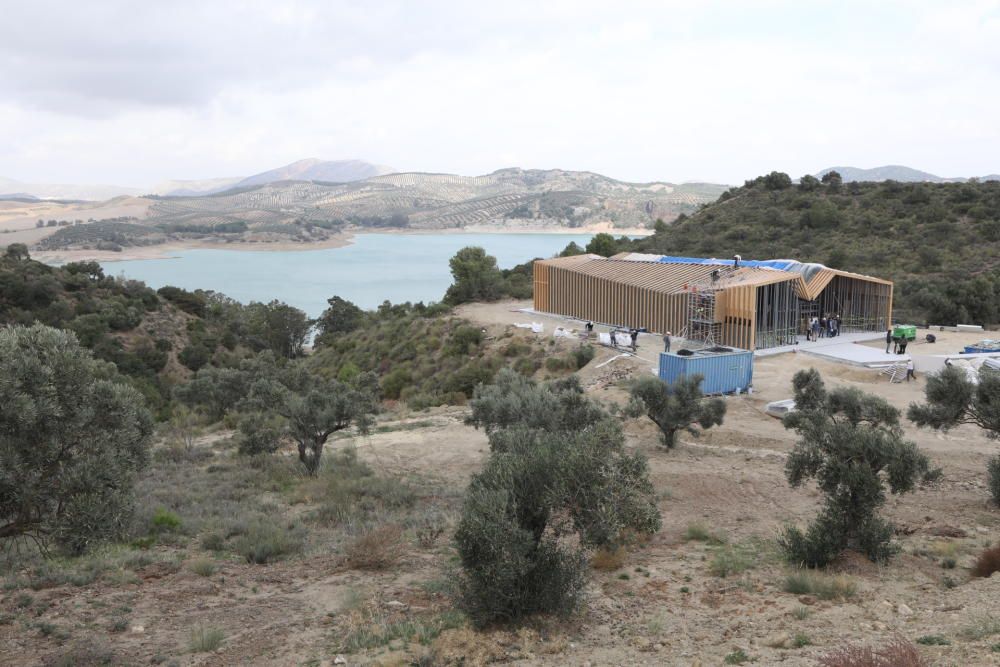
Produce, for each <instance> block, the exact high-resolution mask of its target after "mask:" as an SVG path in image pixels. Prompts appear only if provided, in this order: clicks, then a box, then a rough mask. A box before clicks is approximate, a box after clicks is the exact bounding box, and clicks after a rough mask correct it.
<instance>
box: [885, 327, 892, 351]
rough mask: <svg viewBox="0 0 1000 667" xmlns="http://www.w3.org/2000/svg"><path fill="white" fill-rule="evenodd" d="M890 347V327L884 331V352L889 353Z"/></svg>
mask: <svg viewBox="0 0 1000 667" xmlns="http://www.w3.org/2000/svg"><path fill="white" fill-rule="evenodd" d="M890 347H892V329H889V330H888V331H886V332H885V353H886V354H889V348H890Z"/></svg>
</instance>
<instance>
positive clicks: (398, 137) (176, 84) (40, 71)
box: [0, 0, 1000, 187]
mask: <svg viewBox="0 0 1000 667" xmlns="http://www.w3.org/2000/svg"><path fill="white" fill-rule="evenodd" d="M0 11H2V20H0V176H3V177H7V178H13V179H17V180H20V181H24V182H33V183H113V184H117V185H123V186H133V187H143V186H147V185H152V184H154V183H157V182H159V181H162V180H165V179H171V178H188V179H203V178H212V177H221V176H246V175H250V174H253V173H256V172H259V171H263V170H266V169H270V168H273V167H277V166H280V165H283V164H286V163H289V162H292V161H295V160H298V159H301V158H306V157H319V158H322V159H331V160H332V159H351V158H358V159H364V160H368V161H371V162H375V163H379V164H385V165H390V166H392V167H393V168H395V169H396V170H398V171H434V172H448V173H458V174H464V175H475V174H484V173H489V172H491V171H493V170H495V169H499V168H503V167H510V166H520V167H525V168H562V169H574V170H576V169H579V170H590V171H595V172H599V173H602V174H605V175H608V176H611V177H614V178H619V179H622V180H629V181H654V180H660V181H670V182H683V181H710V182H718V183H729V184H739V183H742V182H743V181H744V180H746V179H748V178H752V177H754V176H757V175H759V174H762V173H767V172H769V171H771V170H775V169H776V170H779V171H785V172H787V173H789V174H791V175H792V176H793V177H798V176H800V175H802V174H805V173H813V172H816V171H819V170H820V169H822V168H825V167H829V166H834V165H850V166H858V167H874V166H879V165H884V164H905V165H908V166H912V167H915V168H918V169H923V170H926V171H930V172H932V173H935V174H938V175H941V176H972V175H982V174H987V173H997V172H1000V122H998V118H1000V47H998V46H997V45H1000V0H990V1H983V2H975V1H973V2H964V1H950V2H940V1H935V2H921V1H918V0H914V1H912V2H893V1H886V0H883V1H880V2H878V3H872V2H852V1H849V0H842V1H840V2H827V3H813V2H802V0H798V1H797V2H781V1H777V0H775V1H773V2H770V1H766V0H763V1H750V0H736V1H732V2H712V1H710V0H705V1H700V2H699V1H693V0H688V1H684V2H674V1H671V0H659V1H655V2H638V1H635V2H630V1H627V0H620V1H615V2H610V1H608V0H603V1H602V2H590V1H589V0H572V1H563V0H554V1H551V2H547V1H545V0H534V1H532V2H521V1H520V0H504V2H470V1H468V0H466V1H463V2H444V1H434V0H427V1H417V0H398V1H382V0H367V1H364V2H341V1H339V0H268V1H263V2H256V1H253V0H241V1H233V2H228V1H213V0H198V1H193V2H188V1H186V0H172V1H171V2H155V3H154V2H134V1H133V0H129V1H123V2H115V1H110V0H90V1H88V2H80V1H79V0H62V1H57V0H32V2H15V1H14V0H0Z"/></svg>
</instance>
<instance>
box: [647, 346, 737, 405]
mask: <svg viewBox="0 0 1000 667" xmlns="http://www.w3.org/2000/svg"><path fill="white" fill-rule="evenodd" d="M729 349H730V350H731V351H730V352H706V351H702V350H695V351H694V353H693V354H691V355H690V356H682V355H679V354H674V353H673V352H660V379H661V380H663V381H664V382H666V383H667V384H673V383H674V382H676V381H677V378H680V377H685V376H691V375H701V376H702V377H703V378H704V379H703V380H702V383H701V390H702V392H704V393H706V394H732V393H735V392H736V391H737V390H738V391H740V392H741V393H742V392H745V391H746V390H747V388H748V387H749V386H750V384H751V382H753V352H750V351H749V350H738V349H736V348H729Z"/></svg>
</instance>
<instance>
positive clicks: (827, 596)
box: [783, 570, 858, 600]
mask: <svg viewBox="0 0 1000 667" xmlns="http://www.w3.org/2000/svg"><path fill="white" fill-rule="evenodd" d="M783 589H784V591H785V592H786V593H793V594H795V595H815V596H816V597H818V598H820V599H821V600H846V599H848V598H852V597H854V595H855V594H856V593H857V592H858V586H857V584H856V583H855V582H854V580H853V579H851V578H850V577H848V576H847V575H843V574H834V575H830V574H825V573H823V572H814V571H812V570H796V571H795V572H792V573H791V574H789V575H788V576H787V577H785V583H784V586H783Z"/></svg>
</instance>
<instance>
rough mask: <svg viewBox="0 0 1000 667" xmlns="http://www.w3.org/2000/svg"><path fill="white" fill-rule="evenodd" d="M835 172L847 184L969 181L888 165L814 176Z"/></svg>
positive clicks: (837, 169) (990, 177)
mask: <svg viewBox="0 0 1000 667" xmlns="http://www.w3.org/2000/svg"><path fill="white" fill-rule="evenodd" d="M831 171H835V172H837V173H838V174H840V177H841V178H842V179H843V180H844V182H845V183H852V182H880V181H899V182H900V183H963V182H965V181H967V180H969V179H967V178H963V177H956V178H944V177H942V176H936V175H934V174H931V173H928V172H926V171H920V170H919V169H913V168H912V167H906V166H903V165H900V164H888V165H885V166H884V167H874V168H873V169H860V168H858V167H828V168H826V169H823V170H822V171H819V172H817V173H816V174H814V176H816V178H822V177H823V175H824V174H827V173H829V172H831ZM979 180H980V181H1000V175H998V174H989V175H988V176H981V177H979Z"/></svg>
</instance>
